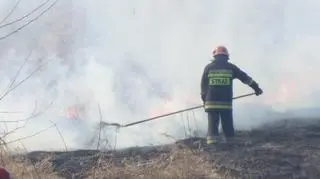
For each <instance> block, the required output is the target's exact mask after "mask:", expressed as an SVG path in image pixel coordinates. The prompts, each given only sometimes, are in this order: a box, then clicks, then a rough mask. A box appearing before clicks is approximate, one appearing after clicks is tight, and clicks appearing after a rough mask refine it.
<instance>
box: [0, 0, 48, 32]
mask: <svg viewBox="0 0 320 179" xmlns="http://www.w3.org/2000/svg"><path fill="white" fill-rule="evenodd" d="M19 1H20V0H19ZM50 1H51V0H47V1H45V2H44V3H42V4H40V5H39V6H37V7H36V8H34V9H33V10H32V11H30V12H29V13H27V14H26V15H24V16H22V17H19V18H18V19H15V20H13V21H11V22H8V23H6V24H3V25H0V28H4V27H6V26H9V25H12V24H15V23H17V22H19V21H22V20H23V19H25V18H28V17H29V16H30V15H32V14H34V13H35V12H36V11H37V10H39V9H40V8H42V7H43V6H45V5H46V4H48V3H49V2H50Z"/></svg>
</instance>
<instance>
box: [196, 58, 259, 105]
mask: <svg viewBox="0 0 320 179" xmlns="http://www.w3.org/2000/svg"><path fill="white" fill-rule="evenodd" d="M235 78H236V79H239V80H240V81H241V82H242V83H244V84H247V85H249V86H250V87H251V88H253V89H254V90H256V89H258V88H259V87H258V84H257V83H256V82H255V81H254V80H252V78H251V77H250V76H248V75H247V74H246V73H245V72H244V71H242V70H241V69H240V68H238V67H237V66H236V65H234V64H232V63H230V62H228V57H227V56H217V57H216V58H215V59H214V60H213V61H212V62H211V63H210V64H208V65H207V66H206V67H205V69H204V71H203V74H202V79H201V97H202V98H203V100H204V102H205V104H204V107H205V111H210V110H215V109H232V97H233V79H235Z"/></svg>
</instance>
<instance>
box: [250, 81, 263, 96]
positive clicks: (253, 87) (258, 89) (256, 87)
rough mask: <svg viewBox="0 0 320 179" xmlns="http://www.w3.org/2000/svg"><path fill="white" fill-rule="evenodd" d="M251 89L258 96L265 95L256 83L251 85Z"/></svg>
mask: <svg viewBox="0 0 320 179" xmlns="http://www.w3.org/2000/svg"><path fill="white" fill-rule="evenodd" d="M250 87H251V88H252V89H253V90H254V92H255V93H256V95H257V96H259V95H261V94H262V93H263V91H262V89H261V88H260V87H259V85H258V83H256V82H255V81H254V82H253V83H252V84H251V85H250Z"/></svg>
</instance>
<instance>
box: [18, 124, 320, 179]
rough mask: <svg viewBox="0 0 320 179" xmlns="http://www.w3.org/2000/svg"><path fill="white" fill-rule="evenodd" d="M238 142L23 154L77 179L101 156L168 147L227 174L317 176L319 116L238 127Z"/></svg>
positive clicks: (144, 157) (136, 156) (140, 155)
mask: <svg viewBox="0 0 320 179" xmlns="http://www.w3.org/2000/svg"><path fill="white" fill-rule="evenodd" d="M237 135H238V142H235V143H232V144H226V143H220V144H216V145H212V146H207V145H206V144H205V141H204V139H202V138H189V139H185V140H181V141H177V142H176V143H174V144H170V145H163V146H152V147H133V148H128V149H124V150H119V151H105V152H101V151H95V150H78V151H72V152H42V151H37V152H31V153H28V154H27V155H25V156H24V157H26V158H28V159H30V161H32V162H33V163H35V162H38V161H41V160H43V159H44V158H46V157H50V156H51V157H52V156H53V158H51V161H52V163H53V167H54V170H55V171H57V172H59V173H60V174H61V176H64V177H66V178H71V175H72V173H73V174H77V176H78V177H77V178H82V177H80V176H81V175H83V174H84V173H85V172H86V171H87V170H88V169H90V168H92V166H94V165H95V163H96V161H97V159H98V158H99V157H100V158H101V159H103V160H108V161H112V163H113V164H114V165H119V166H122V165H123V163H122V160H123V159H124V158H130V157H131V160H134V161H139V163H143V162H147V161H148V160H152V158H155V157H157V156H160V155H163V154H170V152H171V151H172V150H179V148H190V149H191V150H197V151H200V152H201V153H202V154H203V155H201V157H204V158H206V160H208V161H210V162H212V165H213V166H214V168H216V169H217V170H218V171H219V172H220V173H221V174H222V175H224V176H227V178H263V179H264V178H266V179H281V178H296V179H308V178H310V179H311V178H312V179H313V178H314V179H319V178H320V120H315V119H314V120H310V119H308V120H282V121H280V122H276V123H270V124H266V125H264V126H263V127H261V128H257V129H255V130H252V131H238V132H237Z"/></svg>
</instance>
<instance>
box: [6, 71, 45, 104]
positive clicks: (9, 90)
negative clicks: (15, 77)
mask: <svg viewBox="0 0 320 179" xmlns="http://www.w3.org/2000/svg"><path fill="white" fill-rule="evenodd" d="M43 66H44V65H39V66H38V67H37V68H36V69H35V70H34V71H32V72H31V73H30V74H29V75H28V76H27V77H26V78H24V79H23V80H21V81H20V82H19V83H17V84H16V85H15V86H12V87H11V88H10V89H8V90H7V91H6V92H5V93H4V94H3V95H2V96H1V97H0V101H1V100H2V99H3V98H4V97H6V96H7V95H8V94H9V93H10V92H11V91H13V90H14V89H16V88H17V87H19V86H20V85H22V84H23V83H24V82H25V81H27V80H28V79H30V78H31V77H32V76H33V75H34V74H35V73H36V72H38V71H40V70H41V68H42V67H43Z"/></svg>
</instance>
